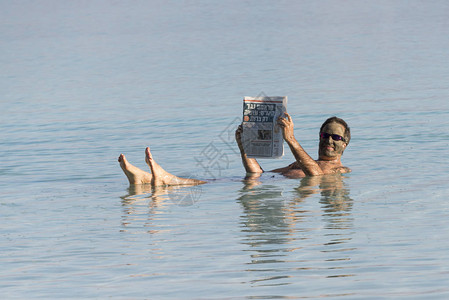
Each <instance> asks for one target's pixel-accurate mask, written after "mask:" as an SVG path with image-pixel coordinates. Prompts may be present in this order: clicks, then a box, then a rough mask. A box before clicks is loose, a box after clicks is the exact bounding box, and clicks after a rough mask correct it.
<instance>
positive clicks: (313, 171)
mask: <svg viewBox="0 0 449 300" xmlns="http://www.w3.org/2000/svg"><path fill="white" fill-rule="evenodd" d="M285 116H286V117H285V118H282V117H279V119H278V125H279V126H280V127H281V128H282V134H283V136H284V140H285V141H286V142H287V144H288V146H289V147H290V150H291V151H292V153H293V155H294V156H295V158H296V161H297V162H298V164H299V166H300V167H301V169H302V170H303V171H304V173H305V174H306V175H323V174H324V172H323V170H322V169H321V167H320V166H319V165H318V163H317V162H316V161H315V160H314V159H313V158H311V157H310V155H309V154H307V152H306V151H305V150H304V149H303V148H302V147H301V145H300V144H299V142H298V141H297V140H296V138H295V135H294V132H293V127H294V125H293V121H292V118H291V117H290V115H289V114H288V113H285Z"/></svg>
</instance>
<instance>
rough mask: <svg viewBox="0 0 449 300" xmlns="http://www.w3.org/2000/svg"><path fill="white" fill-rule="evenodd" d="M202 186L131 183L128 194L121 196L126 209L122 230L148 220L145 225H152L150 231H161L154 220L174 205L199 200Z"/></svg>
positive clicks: (182, 204) (187, 204) (183, 204)
mask: <svg viewBox="0 0 449 300" xmlns="http://www.w3.org/2000/svg"><path fill="white" fill-rule="evenodd" d="M201 193H202V187H201V186H200V185H198V186H157V187H152V186H151V185H150V184H142V185H131V186H129V188H128V194H127V195H124V196H122V197H121V199H122V206H123V209H124V212H123V217H122V219H123V220H122V226H123V227H124V229H122V231H127V228H128V227H130V226H131V227H134V225H133V224H135V223H138V222H141V221H142V220H144V219H145V220H146V221H145V224H144V225H143V226H144V227H145V228H148V227H150V229H149V230H148V231H147V232H148V233H157V232H159V231H160V229H159V228H158V226H154V224H153V223H154V222H153V220H154V219H155V218H158V215H160V214H163V213H165V212H166V211H167V210H169V209H170V207H171V206H172V205H176V206H180V207H183V206H191V205H194V204H195V203H196V202H198V200H199V198H200V196H201Z"/></svg>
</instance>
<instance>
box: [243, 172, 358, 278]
mask: <svg viewBox="0 0 449 300" xmlns="http://www.w3.org/2000/svg"><path fill="white" fill-rule="evenodd" d="M344 178H345V177H344V176H343V175H341V174H338V175H326V176H316V177H306V178H302V179H301V180H300V184H299V186H298V187H297V188H295V189H294V191H293V193H290V192H288V193H286V192H285V191H284V190H283V187H282V185H272V184H264V183H262V182H260V181H259V180H258V179H257V178H253V179H251V178H248V179H246V180H245V181H244V186H243V188H242V189H241V190H240V191H239V192H240V196H239V197H238V198H237V201H238V203H240V204H241V206H242V207H243V214H242V216H241V220H242V222H241V223H242V224H241V231H242V232H243V233H244V235H245V236H244V240H243V244H245V245H248V246H249V248H248V249H247V250H246V251H248V252H249V253H250V254H249V256H250V261H249V262H248V263H247V264H248V265H249V267H248V269H247V271H248V272H252V274H253V275H255V276H256V279H254V280H252V281H251V283H252V284H257V285H263V286H266V285H270V286H271V285H274V286H279V285H287V284H292V283H293V279H292V278H294V277H301V276H304V275H303V274H302V273H303V272H306V273H307V274H309V276H310V274H311V273H314V272H317V273H319V274H325V273H327V275H323V277H326V278H330V277H347V276H352V275H351V274H348V273H345V272H336V271H335V270H337V269H340V267H337V266H336V264H337V263H333V262H337V261H338V262H341V261H349V260H351V258H350V251H351V250H353V249H350V248H348V247H346V246H345V245H344V244H345V243H347V242H349V241H350V240H351V237H350V233H349V232H348V231H347V229H351V228H352V216H351V209H352V204H353V201H352V199H351V197H350V190H349V188H348V187H347V186H346V184H345V183H344ZM292 195H293V196H292ZM316 196H318V197H319V198H318V197H316ZM307 198H310V200H311V201H305V200H306V199H307ZM317 198H318V199H319V203H316V202H315V203H314V202H313V200H314V199H317ZM309 202H310V203H309ZM317 206H318V207H319V209H316V207H317ZM320 217H321V218H320ZM323 223H324V224H323ZM345 247H346V248H345ZM317 249H318V250H317ZM317 251H318V253H317ZM314 253H315V255H314ZM324 253H325V254H324ZM307 257H309V259H310V260H308V259H307ZM318 258H319V259H321V258H322V261H321V262H319V263H318V264H317V262H316V259H318ZM318 265H321V266H318ZM322 265H324V266H322ZM319 269H325V270H328V272H322V271H319ZM287 270H289V271H287ZM281 274H282V275H281ZM280 275H281V276H280ZM315 276H316V274H315Z"/></svg>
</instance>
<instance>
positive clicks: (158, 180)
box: [145, 147, 206, 186]
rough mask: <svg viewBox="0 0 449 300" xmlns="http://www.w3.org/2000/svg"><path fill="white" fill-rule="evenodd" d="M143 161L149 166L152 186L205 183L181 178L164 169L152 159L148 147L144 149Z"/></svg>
mask: <svg viewBox="0 0 449 300" xmlns="http://www.w3.org/2000/svg"><path fill="white" fill-rule="evenodd" d="M145 161H146V163H147V164H148V166H149V167H150V168H151V173H152V174H153V178H152V181H151V185H153V186H161V185H197V184H202V183H206V182H205V181H201V180H197V179H192V178H181V177H178V176H175V175H173V174H171V173H168V172H167V171H165V170H164V169H163V168H162V167H161V166H160V165H159V164H158V163H156V161H154V159H153V156H152V155H151V152H150V148H148V147H147V148H146V149H145Z"/></svg>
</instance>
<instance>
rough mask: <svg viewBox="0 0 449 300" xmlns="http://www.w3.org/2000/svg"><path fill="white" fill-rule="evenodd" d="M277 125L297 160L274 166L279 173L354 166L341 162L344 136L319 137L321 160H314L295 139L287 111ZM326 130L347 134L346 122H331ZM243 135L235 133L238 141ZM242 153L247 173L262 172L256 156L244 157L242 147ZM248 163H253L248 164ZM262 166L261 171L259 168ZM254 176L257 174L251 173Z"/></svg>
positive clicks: (290, 174)
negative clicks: (253, 157) (338, 138)
mask: <svg viewBox="0 0 449 300" xmlns="http://www.w3.org/2000/svg"><path fill="white" fill-rule="evenodd" d="M278 125H279V126H280V127H281V128H282V130H283V132H282V133H283V136H284V140H285V141H286V142H287V144H288V146H289V147H290V149H291V151H292V153H293V155H294V156H295V158H296V161H295V162H294V163H292V164H290V165H289V166H287V167H284V168H279V169H275V170H272V171H271V172H276V173H280V174H282V175H284V176H286V177H289V178H301V177H305V176H316V175H325V174H335V173H347V172H350V171H351V170H350V169H349V168H346V167H344V166H343V165H342V163H341V156H342V154H343V152H344V150H345V148H346V146H347V144H346V142H345V141H344V140H340V141H338V140H337V141H335V140H333V138H332V136H329V137H327V138H320V143H319V149H318V154H319V156H318V160H316V161H315V160H313V159H312V158H311V157H310V156H309V155H308V154H307V152H306V151H305V150H304V149H303V148H302V147H301V145H300V144H299V142H298V141H297V140H296V138H295V136H294V132H293V127H294V125H293V121H292V119H291V117H290V115H289V114H288V113H285V117H281V118H279V119H278ZM322 132H324V133H327V134H330V135H332V134H337V135H339V136H342V137H344V133H345V128H344V126H343V125H341V124H339V123H336V122H332V123H329V124H327V125H326V126H325V127H324V128H323V131H322ZM239 137H240V136H238V135H236V139H237V143H238V142H239V140H238V138H239ZM240 152H241V154H242V160H243V165H244V166H245V169H246V171H247V173H251V174H254V173H258V174H260V173H262V172H263V170H262V168H261V167H260V166H259V164H258V162H257V161H256V160H255V159H251V161H249V160H248V159H247V158H246V157H245V153H244V151H242V148H241V149H240ZM248 165H250V166H251V167H250V168H248ZM259 170H260V171H259ZM252 176H254V175H252Z"/></svg>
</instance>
